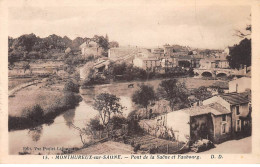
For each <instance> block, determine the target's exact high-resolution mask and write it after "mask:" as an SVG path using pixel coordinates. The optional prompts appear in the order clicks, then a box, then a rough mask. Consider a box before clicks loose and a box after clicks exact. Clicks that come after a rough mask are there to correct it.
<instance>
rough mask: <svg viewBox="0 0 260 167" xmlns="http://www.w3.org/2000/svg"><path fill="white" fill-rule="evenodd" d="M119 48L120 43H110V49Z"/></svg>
mask: <svg viewBox="0 0 260 167" xmlns="http://www.w3.org/2000/svg"><path fill="white" fill-rule="evenodd" d="M118 47H119V43H118V42H116V41H111V42H109V48H118Z"/></svg>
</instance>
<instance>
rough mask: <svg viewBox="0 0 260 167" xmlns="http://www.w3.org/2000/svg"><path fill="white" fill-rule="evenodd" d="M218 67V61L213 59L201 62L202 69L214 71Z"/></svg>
mask: <svg viewBox="0 0 260 167" xmlns="http://www.w3.org/2000/svg"><path fill="white" fill-rule="evenodd" d="M215 67H216V61H215V60H214V59H213V58H205V59H201V60H200V68H201V69H212V68H215Z"/></svg>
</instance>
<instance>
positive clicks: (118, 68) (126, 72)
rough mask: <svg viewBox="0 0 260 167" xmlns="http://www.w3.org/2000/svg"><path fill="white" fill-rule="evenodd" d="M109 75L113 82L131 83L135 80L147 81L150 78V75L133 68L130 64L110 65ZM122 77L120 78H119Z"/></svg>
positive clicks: (142, 70)
mask: <svg viewBox="0 0 260 167" xmlns="http://www.w3.org/2000/svg"><path fill="white" fill-rule="evenodd" d="M109 71H110V75H111V76H113V77H114V79H115V80H126V81H132V80H136V79H142V80H143V79H149V78H152V77H153V75H151V74H152V73H149V72H146V71H145V70H144V69H141V68H138V67H134V66H133V65H132V64H131V65H130V64H126V63H121V64H111V65H110V70H109ZM119 76H122V77H119Z"/></svg>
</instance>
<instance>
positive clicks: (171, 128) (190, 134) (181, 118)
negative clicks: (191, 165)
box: [146, 103, 231, 144]
mask: <svg viewBox="0 0 260 167" xmlns="http://www.w3.org/2000/svg"><path fill="white" fill-rule="evenodd" d="M146 122H147V124H149V126H150V127H151V130H149V132H150V134H152V135H155V136H157V137H162V136H165V133H167V134H171V133H172V134H171V136H174V137H173V138H174V139H175V140H177V141H179V142H185V143H186V142H190V144H192V143H194V142H195V141H197V140H199V139H209V140H211V141H213V142H214V143H220V142H223V141H225V140H228V139H230V137H231V112H230V111H229V110H227V109H226V108H225V107H223V106H222V105H220V104H219V103H211V104H208V105H205V106H196V107H191V108H185V109H181V110H178V111H173V112H169V113H164V114H162V115H160V116H157V117H156V118H155V119H153V120H147V121H146Z"/></svg>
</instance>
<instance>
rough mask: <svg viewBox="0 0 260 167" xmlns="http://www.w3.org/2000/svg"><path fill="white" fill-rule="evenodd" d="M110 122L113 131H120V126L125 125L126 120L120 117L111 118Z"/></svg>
mask: <svg viewBox="0 0 260 167" xmlns="http://www.w3.org/2000/svg"><path fill="white" fill-rule="evenodd" d="M110 122H111V124H112V125H113V129H121V128H122V125H124V124H127V119H126V118H124V117H122V116H113V117H112V118H111V121H110Z"/></svg>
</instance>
